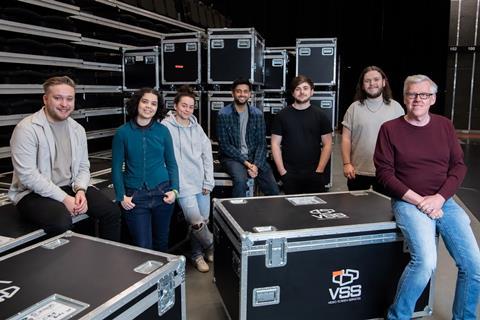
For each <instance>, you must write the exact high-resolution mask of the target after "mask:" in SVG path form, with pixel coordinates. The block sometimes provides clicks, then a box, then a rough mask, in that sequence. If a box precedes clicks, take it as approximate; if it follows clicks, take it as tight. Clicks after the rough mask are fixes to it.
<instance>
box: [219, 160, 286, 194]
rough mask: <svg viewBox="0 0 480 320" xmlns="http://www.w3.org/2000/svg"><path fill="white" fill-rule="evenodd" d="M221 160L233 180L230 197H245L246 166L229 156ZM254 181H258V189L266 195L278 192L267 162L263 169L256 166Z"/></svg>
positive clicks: (246, 188) (246, 187)
mask: <svg viewBox="0 0 480 320" xmlns="http://www.w3.org/2000/svg"><path fill="white" fill-rule="evenodd" d="M221 162H222V166H223V168H224V169H225V171H226V172H227V173H228V174H229V175H230V176H231V177H232V180H233V181H232V182H233V190H232V197H233V198H238V197H245V196H246V194H247V190H248V186H247V180H248V179H249V178H250V176H249V175H248V172H247V168H246V167H245V166H244V165H243V163H240V162H238V161H236V160H232V159H229V158H223V159H221ZM255 182H256V183H258V186H259V187H260V190H261V191H262V192H263V194H264V195H266V196H272V195H277V194H279V192H280V191H279V190H278V185H277V182H276V181H275V178H274V177H273V173H272V169H271V168H270V166H269V165H268V164H266V168H265V170H261V169H260V168H258V176H257V177H256V178H255Z"/></svg>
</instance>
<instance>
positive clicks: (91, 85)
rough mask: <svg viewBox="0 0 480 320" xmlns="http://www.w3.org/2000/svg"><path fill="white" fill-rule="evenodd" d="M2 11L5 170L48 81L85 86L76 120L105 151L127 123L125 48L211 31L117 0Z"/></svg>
mask: <svg viewBox="0 0 480 320" xmlns="http://www.w3.org/2000/svg"><path fill="white" fill-rule="evenodd" d="M0 9H2V10H1V11H0V98H2V99H1V103H0V129H1V131H0V135H1V144H0V159H2V161H0V172H2V171H6V170H8V169H9V167H10V166H11V164H10V160H9V158H10V148H9V146H8V140H9V135H11V132H12V131H13V129H14V126H15V125H16V124H17V123H18V122H19V121H20V120H21V119H23V118H25V117H26V116H27V115H29V114H31V113H33V112H35V111H37V110H38V109H39V108H40V107H41V104H42V100H41V95H42V94H43V89H42V85H41V83H42V82H43V81H44V80H45V79H47V78H48V77H50V76H53V75H64V74H66V75H69V76H72V77H73V78H74V80H75V81H76V82H77V87H76V93H77V96H76V110H75V111H74V113H73V114H72V117H73V118H75V119H77V121H79V122H80V123H81V124H82V125H84V126H85V128H86V130H87V138H88V141H89V150H91V151H92V150H93V151H98V148H100V147H101V146H107V148H108V146H110V145H111V137H112V136H113V134H114V133H115V129H116V128H117V127H118V126H120V125H121V124H122V123H123V122H124V121H125V112H124V106H123V101H124V93H123V92H122V64H121V60H122V53H121V50H122V48H135V47H138V46H139V45H151V46H155V45H160V43H161V41H162V39H163V38H164V37H165V35H166V34H171V33H175V32H192V31H193V32H200V33H202V32H203V33H204V32H205V30H204V29H203V28H201V27H198V26H194V25H190V24H188V23H185V22H183V21H179V20H176V19H173V18H171V17H167V16H163V15H160V14H158V13H156V12H152V11H148V10H145V9H143V8H139V7H135V6H132V5H130V4H127V3H124V2H121V1H117V0H75V1H72V0H69V1H67V0H66V1H65V2H63V1H57V0H5V1H2V3H1V4H0ZM32 17H38V18H37V19H32ZM62 23H63V24H64V25H62ZM24 43H25V45H24ZM29 44H32V45H33V46H34V48H32V50H29V48H28V45H29Z"/></svg>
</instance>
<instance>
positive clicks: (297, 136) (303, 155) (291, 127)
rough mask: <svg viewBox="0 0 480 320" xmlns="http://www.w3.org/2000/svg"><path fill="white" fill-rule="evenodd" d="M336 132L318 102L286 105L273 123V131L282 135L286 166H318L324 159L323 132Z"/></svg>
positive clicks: (283, 156)
mask: <svg viewBox="0 0 480 320" xmlns="http://www.w3.org/2000/svg"><path fill="white" fill-rule="evenodd" d="M331 132H332V124H331V122H330V120H329V119H328V117H327V116H326V115H325V114H324V113H323V111H322V110H321V109H320V108H319V107H318V106H315V105H311V106H310V107H308V108H307V109H305V110H297V109H295V108H294V107H293V106H291V105H290V106H288V107H286V108H284V109H282V110H281V111H280V112H279V113H278V114H277V116H276V117H275V121H274V123H273V127H272V134H276V135H279V136H282V158H283V164H284V165H285V169H286V170H287V171H288V170H294V171H310V170H315V169H316V167H317V165H318V161H319V160H320V152H321V150H322V149H321V146H322V135H325V134H328V133H331Z"/></svg>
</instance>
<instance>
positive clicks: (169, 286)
mask: <svg viewBox="0 0 480 320" xmlns="http://www.w3.org/2000/svg"><path fill="white" fill-rule="evenodd" d="M157 289H158V298H159V299H158V315H159V316H162V315H163V314H164V313H165V312H167V311H168V310H170V309H171V308H172V307H173V306H174V305H175V280H174V276H173V272H170V273H168V274H166V275H165V276H163V277H162V278H161V279H160V280H159V281H158V287H157Z"/></svg>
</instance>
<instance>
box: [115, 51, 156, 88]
mask: <svg viewBox="0 0 480 320" xmlns="http://www.w3.org/2000/svg"><path fill="white" fill-rule="evenodd" d="M122 53H123V60H122V72H123V90H124V91H136V90H138V89H141V88H144V87H149V88H154V89H157V90H158V89H159V87H160V52H159V48H158V46H152V47H137V48H122Z"/></svg>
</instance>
